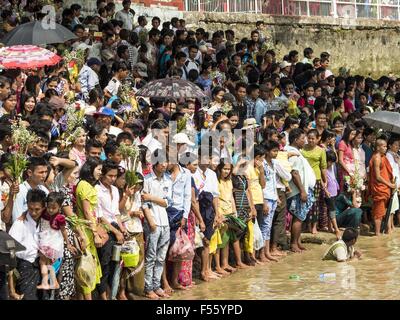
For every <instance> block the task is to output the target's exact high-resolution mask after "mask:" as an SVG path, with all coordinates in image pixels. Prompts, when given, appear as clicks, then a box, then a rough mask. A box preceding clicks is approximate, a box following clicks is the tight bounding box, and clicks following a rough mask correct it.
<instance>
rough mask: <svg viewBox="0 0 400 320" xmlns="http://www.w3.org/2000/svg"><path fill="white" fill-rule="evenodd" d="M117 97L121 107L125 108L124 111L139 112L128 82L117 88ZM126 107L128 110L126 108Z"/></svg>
mask: <svg viewBox="0 0 400 320" xmlns="http://www.w3.org/2000/svg"><path fill="white" fill-rule="evenodd" d="M118 97H119V99H120V101H121V104H122V106H126V109H127V110H128V109H129V112H136V113H138V112H139V108H138V103H137V101H136V97H135V92H134V90H133V89H132V86H131V84H130V83H129V82H125V83H123V84H122V85H121V86H120V87H119V89H118ZM128 106H129V108H127V107H128Z"/></svg>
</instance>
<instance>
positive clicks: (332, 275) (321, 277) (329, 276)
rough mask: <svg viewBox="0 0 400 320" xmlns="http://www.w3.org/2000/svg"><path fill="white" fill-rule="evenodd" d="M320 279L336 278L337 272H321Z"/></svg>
mask: <svg viewBox="0 0 400 320" xmlns="http://www.w3.org/2000/svg"><path fill="white" fill-rule="evenodd" d="M319 279H320V280H322V281H324V280H328V281H329V280H336V273H321V274H320V275H319Z"/></svg>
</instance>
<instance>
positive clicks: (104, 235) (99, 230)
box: [95, 224, 110, 248]
mask: <svg viewBox="0 0 400 320" xmlns="http://www.w3.org/2000/svg"><path fill="white" fill-rule="evenodd" d="M97 236H98V237H99V238H100V239H101V243H99V244H96V243H95V246H96V248H101V247H103V246H104V245H105V244H106V242H107V241H108V239H109V238H110V237H109V236H108V232H107V230H106V229H105V228H104V227H103V226H102V225H101V224H97Z"/></svg>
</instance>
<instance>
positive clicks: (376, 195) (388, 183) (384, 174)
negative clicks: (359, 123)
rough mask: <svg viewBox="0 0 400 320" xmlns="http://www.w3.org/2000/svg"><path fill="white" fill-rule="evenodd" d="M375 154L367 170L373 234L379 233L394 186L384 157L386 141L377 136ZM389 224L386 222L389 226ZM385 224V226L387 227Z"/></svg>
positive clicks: (390, 169)
mask: <svg viewBox="0 0 400 320" xmlns="http://www.w3.org/2000/svg"><path fill="white" fill-rule="evenodd" d="M375 149H376V151H375V154H374V155H373V156H372V159H371V162H370V165H369V166H370V171H369V191H370V193H371V196H372V199H373V200H374V202H373V204H372V216H373V219H374V223H375V235H377V236H379V235H381V224H382V219H384V217H385V214H386V211H387V207H388V204H389V201H390V197H391V196H392V190H393V189H395V188H396V185H395V184H394V183H393V171H392V167H391V165H390V162H389V160H388V159H387V158H386V155H385V154H386V151H387V143H386V141H385V140H383V139H381V138H379V139H377V140H376V145H375ZM389 225H390V224H388V226H389ZM388 226H386V228H387V227H388Z"/></svg>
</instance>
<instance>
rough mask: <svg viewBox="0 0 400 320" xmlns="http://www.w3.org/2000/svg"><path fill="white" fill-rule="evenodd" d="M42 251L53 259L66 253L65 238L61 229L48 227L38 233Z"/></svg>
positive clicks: (39, 245)
mask: <svg viewBox="0 0 400 320" xmlns="http://www.w3.org/2000/svg"><path fill="white" fill-rule="evenodd" d="M38 247H39V250H40V252H41V253H42V254H43V255H44V256H45V257H46V258H49V259H51V260H53V261H54V260H57V259H60V258H62V257H63V255H64V238H63V236H62V233H61V231H60V230H54V229H51V228H49V229H46V230H43V231H40V232H39V233H38Z"/></svg>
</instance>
